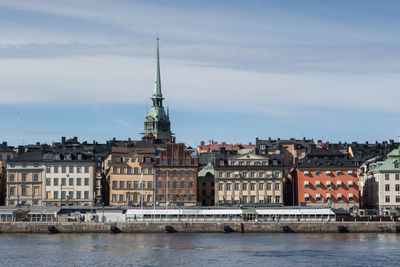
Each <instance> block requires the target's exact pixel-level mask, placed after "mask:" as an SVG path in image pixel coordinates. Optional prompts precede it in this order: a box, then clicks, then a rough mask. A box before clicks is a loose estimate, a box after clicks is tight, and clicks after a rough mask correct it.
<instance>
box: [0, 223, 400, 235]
mask: <svg viewBox="0 0 400 267" xmlns="http://www.w3.org/2000/svg"><path fill="white" fill-rule="evenodd" d="M49 226H54V227H55V228H56V229H57V230H58V231H59V233H112V231H111V228H113V229H116V228H115V227H117V229H119V230H120V232H122V233H167V231H166V226H170V227H168V228H169V229H171V227H172V229H173V230H174V231H176V232H177V233H224V232H234V233H338V232H342V233H396V232H398V231H400V223H398V222H307V223H304V222H280V223H274V222H268V223H260V222H258V223H255V222H243V223H240V222H119V223H75V222H72V223H71V222H68V223H67V222H55V223H43V222H2V223H0V233H50V231H49ZM113 226H114V227H113Z"/></svg>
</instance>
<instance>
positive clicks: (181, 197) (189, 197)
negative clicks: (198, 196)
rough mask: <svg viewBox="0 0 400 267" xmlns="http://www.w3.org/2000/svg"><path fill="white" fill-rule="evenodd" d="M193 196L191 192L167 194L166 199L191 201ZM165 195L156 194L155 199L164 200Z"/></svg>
mask: <svg viewBox="0 0 400 267" xmlns="http://www.w3.org/2000/svg"><path fill="white" fill-rule="evenodd" d="M193 198H194V196H193V195H192V194H189V195H175V194H174V195H169V197H168V201H175V202H176V201H180V202H183V201H193ZM166 200H167V199H166V196H164V195H157V201H166Z"/></svg>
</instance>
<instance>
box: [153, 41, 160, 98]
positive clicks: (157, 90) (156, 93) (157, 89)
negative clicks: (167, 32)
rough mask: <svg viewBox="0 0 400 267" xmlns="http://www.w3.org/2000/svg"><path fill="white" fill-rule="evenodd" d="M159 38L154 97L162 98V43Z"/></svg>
mask: <svg viewBox="0 0 400 267" xmlns="http://www.w3.org/2000/svg"><path fill="white" fill-rule="evenodd" d="M159 40H160V39H159V38H158V36H157V66H156V77H155V79H154V93H153V98H161V99H162V94H161V73H160V45H159Z"/></svg>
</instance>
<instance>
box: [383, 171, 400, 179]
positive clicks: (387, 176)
mask: <svg viewBox="0 0 400 267" xmlns="http://www.w3.org/2000/svg"><path fill="white" fill-rule="evenodd" d="M390 176H391V175H389V173H385V180H386V181H389V180H390ZM394 179H395V180H396V181H399V180H400V174H398V173H396V174H395V175H394Z"/></svg>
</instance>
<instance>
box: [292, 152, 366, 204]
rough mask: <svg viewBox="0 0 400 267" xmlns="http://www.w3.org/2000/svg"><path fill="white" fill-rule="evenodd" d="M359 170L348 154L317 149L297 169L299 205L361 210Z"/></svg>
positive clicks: (296, 181) (296, 180) (296, 182)
mask: <svg viewBox="0 0 400 267" xmlns="http://www.w3.org/2000/svg"><path fill="white" fill-rule="evenodd" d="M357 173H358V170H357V166H356V165H354V162H352V161H351V160H350V159H349V158H348V155H346V154H344V153H342V152H340V151H338V150H330V149H324V148H321V149H316V150H314V151H312V152H311V153H309V154H308V156H307V157H306V158H305V159H304V160H303V161H301V162H300V163H299V164H298V167H297V170H295V184H296V197H297V201H296V202H297V203H296V204H299V205H307V206H322V205H327V206H330V207H332V208H342V209H346V210H349V211H350V212H356V211H358V208H359V187H358V176H357Z"/></svg>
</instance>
